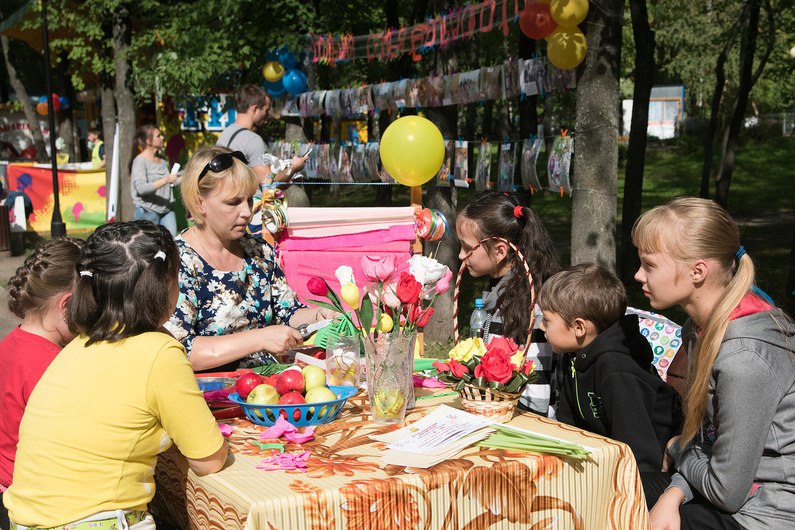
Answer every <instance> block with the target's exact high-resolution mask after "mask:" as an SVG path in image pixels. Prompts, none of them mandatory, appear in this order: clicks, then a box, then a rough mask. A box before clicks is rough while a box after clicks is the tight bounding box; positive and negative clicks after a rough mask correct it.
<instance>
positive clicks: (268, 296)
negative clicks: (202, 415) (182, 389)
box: [166, 146, 334, 371]
mask: <svg viewBox="0 0 795 530" xmlns="http://www.w3.org/2000/svg"><path fill="white" fill-rule="evenodd" d="M258 187H259V178H258V177H257V174H256V173H255V172H254V171H253V170H252V169H251V168H250V167H249V166H248V165H247V160H246V157H245V156H244V155H243V153H241V152H240V151H234V152H233V151H230V150H229V149H227V148H226V147H221V146H213V147H206V148H203V149H200V150H199V151H197V152H196V154H195V155H194V156H193V158H191V160H190V162H188V165H187V166H186V167H185V173H184V175H183V177H182V186H181V192H182V199H183V202H184V203H185V208H186V209H187V210H188V211H189V212H190V214H191V216H192V217H193V220H194V221H195V223H196V224H195V226H192V227H191V228H188V229H187V230H185V231H184V232H182V233H181V234H180V235H179V236H177V238H176V241H177V247H178V248H179V251H180V271H179V288H180V297H179V302H178V303H177V309H176V311H175V312H174V315H173V316H172V317H171V319H170V320H169V322H168V323H167V324H166V327H167V328H168V329H169V331H171V332H172V333H173V334H174V336H175V337H176V338H177V339H178V340H179V341H181V342H182V344H184V345H185V348H186V349H187V351H188V358H189V359H190V362H191V363H192V364H193V369H194V370H196V371H206V370H211V371H232V370H236V369H238V368H246V367H251V366H258V365H261V364H265V363H268V362H272V361H273V357H272V356H271V355H270V354H278V353H282V352H285V351H287V350H288V349H290V348H292V347H294V346H296V345H297V344H299V343H300V342H301V334H300V333H299V332H298V331H297V330H296V329H295V328H296V327H298V326H299V325H301V324H308V323H312V322H316V321H318V320H322V319H323V318H328V317H331V316H333V315H334V313H333V312H331V311H328V310H325V309H314V308H308V307H305V306H304V305H303V304H301V303H300V302H299V301H298V298H297V297H296V295H295V293H294V292H293V290H292V289H290V287H289V286H288V285H287V281H286V279H285V277H284V272H282V270H281V268H279V265H278V264H277V263H276V257H275V254H274V250H273V247H271V246H270V245H269V244H267V243H264V242H263V241H262V240H261V239H258V238H256V237H255V236H252V235H250V234H247V233H246V227H247V226H248V223H249V221H250V220H251V214H252V210H251V208H252V196H253V195H254V192H255V191H256V190H257V189H258Z"/></svg>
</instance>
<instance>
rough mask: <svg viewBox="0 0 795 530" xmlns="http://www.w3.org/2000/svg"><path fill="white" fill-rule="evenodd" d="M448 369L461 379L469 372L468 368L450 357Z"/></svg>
mask: <svg viewBox="0 0 795 530" xmlns="http://www.w3.org/2000/svg"><path fill="white" fill-rule="evenodd" d="M434 364H436V363H434ZM450 371H451V372H453V375H454V376H455V377H457V378H459V379H461V378H462V377H464V374H468V373H469V368H467V367H466V366H464V365H463V364H461V363H460V362H458V361H457V360H456V359H450Z"/></svg>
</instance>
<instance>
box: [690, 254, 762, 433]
mask: <svg viewBox="0 0 795 530" xmlns="http://www.w3.org/2000/svg"><path fill="white" fill-rule="evenodd" d="M753 284H754V262H753V260H752V259H751V258H750V256H748V255H747V254H746V255H744V256H742V257H741V258H740V259H739V260H738V265H737V272H736V273H735V274H734V277H733V278H732V279H731V280H730V281H729V284H728V285H727V286H726V290H725V291H724V293H723V296H722V297H721V298H720V300H718V303H717V304H716V305H715V308H714V309H713V310H712V314H711V315H710V317H709V319H708V320H707V323H706V324H705V325H704V329H703V330H702V333H701V336H700V337H699V339H698V340H697V341H696V348H695V355H694V356H693V358H694V363H693V369H692V370H691V374H692V375H691V381H690V387H689V389H688V392H687V397H686V399H685V424H684V426H683V427H682V439H681V443H682V444H686V443H688V442H690V441H691V440H692V439H693V438H695V436H696V435H697V434H698V432H699V429H701V426H702V425H703V423H704V418H705V417H706V415H707V400H708V399H709V381H710V377H711V375H712V365H713V364H715V358H716V357H717V356H718V351H720V347H721V344H722V343H723V337H724V335H725V334H726V328H727V327H728V326H729V315H731V312H732V311H734V308H735V307H737V305H738V304H739V303H740V300H742V298H743V296H745V295H746V293H748V291H750V290H751V287H752V286H753Z"/></svg>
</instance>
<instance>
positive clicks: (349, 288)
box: [340, 283, 359, 311]
mask: <svg viewBox="0 0 795 530" xmlns="http://www.w3.org/2000/svg"><path fill="white" fill-rule="evenodd" d="M340 296H342V299H343V300H345V303H346V304H348V305H349V306H350V307H351V309H353V310H354V311H356V310H357V309H359V288H358V287H356V285H355V284H353V283H346V284H345V285H343V286H342V287H341V288H340Z"/></svg>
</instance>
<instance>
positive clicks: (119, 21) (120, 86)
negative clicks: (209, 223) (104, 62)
mask: <svg viewBox="0 0 795 530" xmlns="http://www.w3.org/2000/svg"><path fill="white" fill-rule="evenodd" d="M131 29H132V27H131V21H130V12H129V10H128V8H127V7H126V6H124V5H122V6H119V7H117V8H116V10H115V11H114V13H113V61H114V66H115V68H116V78H115V80H116V83H115V86H114V96H115V99H116V109H117V111H118V119H119V194H120V200H119V209H118V214H117V217H116V218H117V219H119V220H125V221H128V220H131V219H132V218H133V215H134V212H135V207H134V206H133V202H132V195H130V168H131V164H132V158H133V157H132V154H133V143H134V141H135V95H134V93H133V90H132V75H131V70H132V61H131V60H130V43H131Z"/></svg>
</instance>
